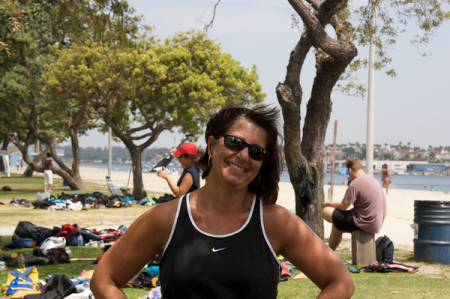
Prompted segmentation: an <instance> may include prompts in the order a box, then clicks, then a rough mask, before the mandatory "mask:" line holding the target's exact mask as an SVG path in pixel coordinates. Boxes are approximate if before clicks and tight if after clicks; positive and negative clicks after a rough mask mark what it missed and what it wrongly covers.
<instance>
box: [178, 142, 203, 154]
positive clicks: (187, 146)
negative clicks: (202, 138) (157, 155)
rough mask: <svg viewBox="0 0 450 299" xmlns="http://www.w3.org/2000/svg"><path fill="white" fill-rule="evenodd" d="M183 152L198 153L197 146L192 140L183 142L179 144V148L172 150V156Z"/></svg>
mask: <svg viewBox="0 0 450 299" xmlns="http://www.w3.org/2000/svg"><path fill="white" fill-rule="evenodd" d="M183 154H186V155H190V156H195V155H197V154H198V148H197V146H196V145H195V144H193V143H192V142H185V143H183V144H182V145H181V146H180V148H178V149H177V150H176V151H174V152H173V155H174V156H181V155H183Z"/></svg>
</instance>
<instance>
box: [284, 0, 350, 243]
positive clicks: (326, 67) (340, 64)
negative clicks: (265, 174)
mask: <svg viewBox="0 0 450 299" xmlns="http://www.w3.org/2000/svg"><path fill="white" fill-rule="evenodd" d="M289 3H290V4H291V5H292V6H293V8H294V9H295V10H296V11H297V13H298V14H299V15H300V17H301V18H302V20H303V22H304V24H305V26H306V30H305V33H303V34H302V36H301V38H300V40H299V42H298V43H297V45H296V46H295V48H294V50H293V51H292V52H291V55H290V59H289V63H288V66H287V72H286V78H285V81H284V82H283V83H279V84H278V86H277V88H276V93H277V98H278V102H279V103H280V106H281V109H282V111H283V119H284V141H285V158H286V163H287V167H288V171H289V176H290V179H291V183H292V186H293V188H294V191H295V212H296V214H297V216H299V217H300V218H302V219H303V220H305V219H307V210H306V209H305V208H304V207H303V206H302V204H301V197H300V194H301V193H300V192H301V191H302V190H300V184H299V183H300V182H301V180H303V178H302V174H301V171H300V169H301V168H302V167H304V168H305V169H306V176H307V178H306V179H307V180H308V181H310V182H312V183H313V184H314V188H313V189H312V191H313V192H312V194H313V198H312V205H311V210H312V215H313V221H314V224H315V229H316V233H317V235H318V236H319V237H321V238H322V239H323V238H324V229H323V227H324V226H323V218H322V214H321V210H322V202H323V200H324V191H323V180H324V176H325V167H324V162H325V148H324V143H325V133H326V129H327V126H328V122H329V119H330V114H331V105H332V102H331V92H332V90H333V88H334V86H335V84H336V82H337V80H338V79H339V77H340V75H341V74H342V73H344V71H345V68H346V67H347V66H348V65H349V64H350V62H351V61H352V59H353V58H354V57H355V56H356V55H357V50H356V47H354V45H353V44H352V43H351V42H349V41H348V40H349V38H350V36H351V35H348V34H347V35H345V34H342V33H344V29H346V30H347V29H351V26H350V24H346V25H345V26H340V27H339V28H340V30H341V31H342V33H341V34H339V35H338V39H339V40H334V39H332V38H329V37H328V36H327V35H326V31H325V28H324V27H325V25H326V24H328V22H329V21H330V19H331V18H333V15H334V14H335V13H336V12H338V10H339V9H337V6H338V4H339V1H334V2H333V1H329V2H324V3H326V4H327V5H322V6H320V7H319V6H317V7H314V8H315V10H316V13H313V12H312V10H310V8H308V7H307V6H306V3H304V2H303V1H298V0H289ZM338 21H339V19H338V18H334V19H333V22H338ZM341 25H342V24H341ZM347 25H348V28H347ZM336 27H338V26H336ZM345 32H347V31H345ZM312 47H314V48H315V49H316V77H315V79H314V84H313V88H312V91H311V97H310V99H309V101H308V104H307V111H306V115H305V121H304V123H305V124H304V127H303V134H301V132H300V121H301V114H300V107H301V102H302V88H301V86H300V74H301V71H302V67H303V63H304V61H305V58H306V55H307V54H308V53H309V51H310V50H311V48H312ZM327 50H328V51H329V52H328V54H327V52H326V51H327ZM329 53H332V54H329Z"/></svg>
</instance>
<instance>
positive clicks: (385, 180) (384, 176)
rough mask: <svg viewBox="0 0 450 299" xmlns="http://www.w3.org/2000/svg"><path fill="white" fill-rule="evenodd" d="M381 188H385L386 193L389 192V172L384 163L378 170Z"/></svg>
mask: <svg viewBox="0 0 450 299" xmlns="http://www.w3.org/2000/svg"><path fill="white" fill-rule="evenodd" d="M380 176H381V184H382V188H386V194H388V192H389V184H390V183H391V182H392V180H391V173H390V172H389V169H388V166H387V164H386V163H384V164H383V167H382V168H381V172H380Z"/></svg>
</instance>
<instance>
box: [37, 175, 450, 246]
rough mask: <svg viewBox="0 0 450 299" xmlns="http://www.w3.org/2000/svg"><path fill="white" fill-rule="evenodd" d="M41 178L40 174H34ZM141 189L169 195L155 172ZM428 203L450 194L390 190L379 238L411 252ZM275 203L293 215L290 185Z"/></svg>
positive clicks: (336, 196)
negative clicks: (421, 207)
mask: <svg viewBox="0 0 450 299" xmlns="http://www.w3.org/2000/svg"><path fill="white" fill-rule="evenodd" d="M80 172H81V177H82V178H83V180H84V181H88V182H95V183H98V184H106V180H105V177H106V175H107V174H108V171H107V169H102V168H94V167H92V168H90V167H82V168H80ZM34 175H42V174H36V173H35V174H34ZM111 178H112V181H113V183H114V185H115V187H116V188H118V187H126V186H129V187H130V188H132V186H133V175H132V174H130V173H129V172H123V171H112V173H111ZM178 178H179V176H178V175H173V179H174V180H175V181H177V180H178ZM143 182H144V188H145V190H147V192H148V193H149V194H154V193H171V191H170V188H169V187H168V185H167V183H166V182H165V181H164V180H163V179H161V178H159V177H158V176H157V175H156V174H155V173H143ZM203 183H204V182H202V184H203ZM323 188H324V193H325V196H326V197H327V194H328V189H329V188H330V186H328V185H325V186H323ZM346 189H347V187H346V186H342V185H339V186H334V188H333V201H340V200H341V199H342V198H343V196H344V193H345V191H346ZM415 200H430V201H450V193H444V192H436V191H428V190H423V191H422V190H403V189H390V190H389V194H388V195H387V216H386V219H385V222H384V225H383V228H382V230H381V231H380V233H379V234H378V235H377V236H376V237H378V236H379V235H387V236H388V237H389V238H390V239H391V240H393V242H394V244H395V245H402V246H407V247H409V248H411V249H413V247H414V243H413V239H414V230H413V228H412V225H413V223H414V201H415ZM278 204H280V205H282V206H284V207H286V208H287V209H289V210H291V211H293V212H295V195H294V190H293V188H292V185H291V184H290V183H286V182H281V183H280V192H279V197H278ZM330 230H331V225H330V224H329V223H328V222H326V221H325V237H326V238H328V236H329V234H330ZM350 237H351V236H350V234H344V238H347V239H349V238H350Z"/></svg>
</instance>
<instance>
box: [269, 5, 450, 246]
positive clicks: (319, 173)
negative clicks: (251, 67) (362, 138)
mask: <svg viewBox="0 0 450 299" xmlns="http://www.w3.org/2000/svg"><path fill="white" fill-rule="evenodd" d="M289 3H290V4H291V6H292V7H293V8H294V10H295V12H296V13H297V14H298V16H299V17H300V18H301V21H302V22H303V25H304V32H303V33H302V34H301V37H300V39H299V41H298V42H297V44H296V46H295V48H294V49H293V50H292V52H291V55H290V59H289V63H288V66H287V72H286V77H285V80H284V82H283V83H279V84H278V86H277V88H276V94H277V98H278V102H279V103H280V106H281V109H282V112H283V118H284V140H285V156H286V163H287V166H288V171H289V176H290V179H291V183H292V185H293V187H294V191H295V197H296V199H295V200H296V213H297V215H298V216H300V217H301V218H303V219H305V217H306V210H305V209H303V208H302V205H301V201H300V194H301V190H299V182H300V181H301V179H302V178H301V172H300V169H301V168H302V167H305V168H306V169H307V177H308V180H310V181H312V182H313V183H314V185H315V186H318V187H317V188H314V190H313V205H312V211H313V214H314V222H315V225H316V230H317V233H318V235H319V236H321V237H323V220H322V216H321V206H322V201H323V200H324V194H323V188H321V187H320V186H323V179H324V173H325V169H324V159H325V151H324V141H325V132H326V128H327V126H328V122H329V119H330V113H331V107H332V101H331V92H332V91H333V90H334V89H335V87H339V86H341V85H339V84H340V83H338V81H339V79H341V78H348V73H347V74H346V73H345V72H346V69H348V70H349V71H351V70H356V69H357V68H358V67H360V66H362V65H364V63H363V61H362V60H359V59H356V60H355V61H353V60H354V59H355V57H356V56H357V54H358V52H357V48H356V45H355V43H358V42H360V44H362V45H367V43H368V40H369V39H368V37H369V36H370V34H372V32H377V37H378V38H377V40H376V44H377V48H378V51H377V56H378V59H377V64H376V67H377V68H378V69H386V68H387V66H388V65H389V62H390V59H389V58H388V57H387V55H386V52H385V51H384V50H383V46H384V43H383V40H381V38H379V36H381V35H380V34H384V36H385V37H386V40H384V42H385V43H387V44H389V43H393V42H395V38H394V36H395V34H397V32H398V31H397V30H395V28H394V27H393V19H392V18H390V17H389V12H394V10H395V12H396V13H397V16H399V18H400V21H401V22H400V23H399V24H405V23H402V22H406V20H407V17H410V16H416V17H417V22H418V24H419V27H420V28H421V29H423V30H424V32H425V34H424V36H423V38H422V39H418V41H419V42H426V41H427V39H428V38H429V36H430V35H431V34H432V32H433V30H435V29H436V28H437V27H439V25H440V24H441V23H442V22H443V21H445V20H447V19H448V18H449V13H448V12H444V11H443V9H442V7H441V6H445V5H448V4H449V1H440V2H439V1H434V0H424V1H419V0H415V1H411V0H403V1H402V0H399V1H376V0H373V1H369V3H370V4H373V5H376V6H377V8H379V9H382V8H383V7H382V6H381V4H383V3H384V4H385V5H386V7H384V8H385V9H384V10H383V11H382V13H379V16H380V17H381V18H382V20H383V21H384V23H383V24H382V25H381V26H378V27H377V28H375V31H372V28H371V26H370V25H369V24H370V23H369V22H367V21H365V20H369V19H370V18H368V17H367V16H368V15H369V14H368V13H369V11H370V9H368V8H369V7H366V6H362V7H361V9H360V11H359V12H360V15H361V16H362V17H363V19H362V20H363V22H362V23H361V25H360V26H358V27H357V28H356V29H355V28H354V26H353V25H352V23H351V22H350V21H351V18H350V16H351V13H350V9H349V4H348V1H346V0H341V1H339V0H325V1H318V0H307V1H301V0H289ZM388 6H389V7H390V8H391V9H390V10H389V9H388V8H389V7H388ZM358 38H359V39H358ZM311 50H313V51H314V55H315V61H316V63H315V67H316V76H315V79H314V83H313V86H312V90H311V95H310V98H309V100H308V103H307V106H306V107H307V112H306V116H305V120H304V126H303V132H301V130H300V117H301V114H300V107H301V102H302V98H303V92H302V86H301V85H300V75H301V72H302V68H303V63H304V61H305V59H306V57H307V55H308V54H309V53H310V52H311ZM352 61H353V63H352ZM386 73H387V74H389V75H395V72H394V71H393V70H386ZM350 86H357V85H356V84H355V82H354V81H350V82H349V84H348V85H346V86H341V87H343V88H342V89H343V90H344V91H345V90H349V89H348V88H349V87H350ZM356 91H357V92H358V91H359V92H361V91H363V89H362V87H360V86H357V89H356Z"/></svg>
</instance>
